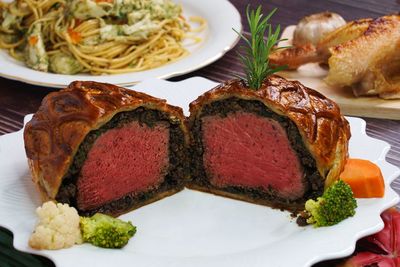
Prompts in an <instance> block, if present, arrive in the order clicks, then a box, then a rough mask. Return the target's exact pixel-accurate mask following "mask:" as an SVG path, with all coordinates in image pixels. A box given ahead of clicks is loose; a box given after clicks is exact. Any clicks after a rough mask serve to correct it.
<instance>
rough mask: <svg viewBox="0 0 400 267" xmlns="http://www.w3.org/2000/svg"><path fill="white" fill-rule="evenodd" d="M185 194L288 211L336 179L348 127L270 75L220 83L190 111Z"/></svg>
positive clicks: (329, 105)
mask: <svg viewBox="0 0 400 267" xmlns="http://www.w3.org/2000/svg"><path fill="white" fill-rule="evenodd" d="M189 127H190V131H191V135H192V139H193V140H192V145H191V152H190V155H191V161H192V164H191V168H192V175H191V180H190V182H189V184H188V187H190V188H193V189H197V190H201V191H205V192H210V193H214V194H217V195H222V196H226V197H231V198H235V199H239V200H244V201H248V202H252V203H258V204H263V205H268V206H272V207H276V208H281V209H286V210H290V211H299V210H303V209H304V203H305V201H306V200H307V199H309V198H315V197H317V196H320V195H321V194H322V192H323V190H324V188H326V187H327V186H329V185H330V184H331V183H332V182H333V181H335V180H337V179H338V177H339V174H340V172H341V170H342V169H343V167H344V164H345V161H346V158H347V157H348V140H349V138H350V130H349V124H348V122H347V121H346V119H345V118H344V117H343V116H342V115H341V113H340V110H339V108H338V106H337V105H336V104H335V103H334V102H333V101H331V100H330V99H328V98H326V97H324V96H323V95H321V94H320V93H318V92H316V91H314V90H312V89H309V88H306V87H304V86H303V85H302V84H300V83H299V82H296V81H288V80H286V79H284V78H281V77H279V76H276V75H272V76H269V77H268V78H266V79H265V80H264V82H263V84H262V86H261V88H260V89H259V90H251V89H249V88H248V87H247V86H246V84H245V83H244V82H243V81H242V80H233V81H229V82H226V83H223V84H221V85H219V86H217V87H216V88H214V89H212V90H210V91H208V92H206V93H205V94H203V95H201V96H199V97H198V98H197V100H195V101H193V102H192V103H191V104H190V118H189Z"/></svg>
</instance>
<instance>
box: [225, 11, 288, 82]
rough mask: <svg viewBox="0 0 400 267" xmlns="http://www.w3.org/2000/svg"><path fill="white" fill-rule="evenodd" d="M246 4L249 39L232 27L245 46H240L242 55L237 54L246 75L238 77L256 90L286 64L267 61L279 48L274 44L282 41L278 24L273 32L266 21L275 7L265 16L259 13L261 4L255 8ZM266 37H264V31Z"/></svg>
mask: <svg viewBox="0 0 400 267" xmlns="http://www.w3.org/2000/svg"><path fill="white" fill-rule="evenodd" d="M249 9H250V6H247V9H246V15H247V21H248V23H249V27H250V34H251V40H249V39H248V38H246V37H245V36H244V35H243V34H242V33H240V32H238V31H236V30H235V29H233V30H234V31H235V32H236V33H237V34H238V35H239V36H240V37H241V38H242V39H243V40H244V41H245V42H246V44H247V45H246V46H241V49H243V50H244V55H241V54H238V55H239V57H240V60H241V61H242V63H243V64H244V72H245V74H246V77H245V78H244V77H239V78H241V79H242V80H244V81H246V82H247V85H248V86H249V87H250V88H251V89H253V90H257V89H259V88H260V87H261V84H262V82H263V80H264V79H265V78H266V77H267V76H269V75H271V74H273V73H275V72H278V71H281V70H283V69H285V68H286V66H274V65H271V64H270V63H269V55H270V54H271V53H272V52H273V51H275V50H277V49H280V48H277V47H276V45H277V44H278V43H279V42H280V41H282V40H281V39H279V34H280V30H281V29H280V25H278V26H277V27H276V29H275V31H274V32H273V30H272V26H271V24H270V23H269V22H268V21H269V19H270V18H271V16H272V15H273V14H274V13H275V11H276V8H275V9H274V10H272V11H271V12H270V13H269V14H268V15H267V16H266V17H264V15H263V14H261V6H259V7H258V8H257V10H255V11H254V10H251V11H250V12H249ZM266 32H267V37H266V39H264V36H265V33H266Z"/></svg>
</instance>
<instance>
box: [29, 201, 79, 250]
mask: <svg viewBox="0 0 400 267" xmlns="http://www.w3.org/2000/svg"><path fill="white" fill-rule="evenodd" d="M36 214H37V215H38V217H39V222H38V224H37V225H36V229H35V230H34V232H33V233H32V235H31V238H30V239H29V245H30V246H31V247H32V248H34V249H62V248H69V247H72V246H73V245H74V244H81V243H82V235H81V230H80V227H79V221H80V217H79V215H78V212H77V211H76V209H75V208H73V207H70V206H69V205H68V204H61V203H57V204H56V203H54V202H52V201H49V202H46V203H44V204H43V205H42V207H39V208H37V209H36Z"/></svg>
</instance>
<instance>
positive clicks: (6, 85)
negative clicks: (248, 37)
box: [0, 0, 400, 266]
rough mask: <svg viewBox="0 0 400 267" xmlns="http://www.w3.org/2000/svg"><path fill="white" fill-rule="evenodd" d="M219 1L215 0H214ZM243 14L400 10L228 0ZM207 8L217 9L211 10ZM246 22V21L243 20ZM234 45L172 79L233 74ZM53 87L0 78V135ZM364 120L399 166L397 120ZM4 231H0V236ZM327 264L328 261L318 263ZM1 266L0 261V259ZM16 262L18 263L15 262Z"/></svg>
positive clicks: (278, 19) (289, 19) (352, 15)
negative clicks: (261, 9) (252, 9)
mask: <svg viewBox="0 0 400 267" xmlns="http://www.w3.org/2000/svg"><path fill="white" fill-rule="evenodd" d="M216 1H218V0H216ZM231 2H232V3H233V4H234V5H235V6H236V7H237V9H238V10H239V11H240V13H241V14H242V18H244V16H243V15H244V13H245V12H244V11H245V8H246V5H247V3H250V4H251V5H252V7H256V6H258V5H259V4H263V7H264V10H271V9H272V8H275V7H277V8H278V12H277V13H276V15H274V16H273V18H272V23H273V24H274V25H277V24H280V25H281V27H286V26H288V25H292V24H296V23H297V21H298V20H299V19H300V18H302V17H303V16H305V15H308V14H311V13H315V12H321V11H326V10H328V11H333V12H337V13H339V14H341V15H342V16H343V17H344V18H345V19H346V20H353V19H357V18H362V17H379V16H381V15H383V14H389V13H395V12H399V10H400V0H397V1H396V2H395V1H393V0H380V1H377V0H352V1H348V0H326V1H309V0H285V1H283V0H281V1H279V0H269V1H262V0H251V1H242V0H232V1H231ZM210 12H215V13H216V12H217V11H216V10H210ZM244 22H245V20H243V23H244ZM244 24H246V23H244ZM244 26H245V32H248V26H247V25H244ZM237 50H238V48H237V46H236V48H234V49H233V50H232V51H230V52H228V53H227V54H226V55H225V56H224V57H223V58H221V59H220V60H218V61H217V62H215V63H213V64H211V65H209V66H207V67H205V68H202V69H200V70H198V71H195V72H193V73H190V74H187V75H184V76H180V77H175V78H173V79H172V80H182V79H185V78H188V77H192V76H203V77H206V78H209V79H211V80H214V81H218V82H220V81H224V80H227V79H230V78H232V75H231V74H230V73H231V72H232V70H234V71H235V72H241V64H240V63H239V61H238V60H237V56H236V52H237ZM52 91H54V89H50V88H43V87H38V86H33V85H27V84H24V83H20V82H15V81H11V80H6V79H3V78H0V135H1V134H6V133H11V132H14V131H17V130H19V129H20V128H21V127H22V120H23V117H24V116H25V115H26V114H29V113H32V112H35V111H36V110H37V108H38V107H39V105H40V102H41V100H42V98H43V97H44V96H45V95H46V94H48V93H49V92H52ZM364 119H365V120H366V121H367V134H368V135H370V136H372V137H375V138H378V139H381V140H384V141H386V142H388V143H390V144H391V145H392V149H391V150H390V151H389V153H388V155H387V158H386V160H387V161H388V162H390V163H392V164H394V165H396V166H400V121H392V120H380V119H370V118H364ZM392 187H393V188H394V189H395V190H396V191H397V192H400V179H397V180H396V181H394V182H393V183H392ZM2 235H3V236H4V235H5V232H4V231H3V232H0V237H1V236H2ZM0 249H1V247H0ZM40 260H41V261H42V262H43V266H54V265H53V264H52V263H51V262H50V261H48V260H43V259H41V258H40ZM320 265H321V266H327V265H328V263H323V264H320ZM0 266H2V265H1V262H0ZM15 266H17V265H15Z"/></svg>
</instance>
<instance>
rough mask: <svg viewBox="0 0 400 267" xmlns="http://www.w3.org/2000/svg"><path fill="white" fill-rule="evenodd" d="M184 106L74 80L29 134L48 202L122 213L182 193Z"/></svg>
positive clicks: (37, 178)
mask: <svg viewBox="0 0 400 267" xmlns="http://www.w3.org/2000/svg"><path fill="white" fill-rule="evenodd" d="M184 122H185V117H184V116H183V112H182V109H181V108H178V107H174V106H171V105H168V104H167V103H166V102H165V100H161V99H158V98H155V97H151V96H149V95H146V94H143V93H139V92H135V91H132V90H128V89H124V88H120V87H117V86H114V85H110V84H102V83H95V82H74V83H72V84H71V85H70V86H69V87H68V88H66V89H64V90H61V91H59V92H55V93H51V94H49V95H48V96H46V97H45V98H44V100H43V102H42V104H41V106H40V108H39V110H38V111H37V112H36V114H35V115H34V116H33V118H32V120H31V121H30V122H29V123H28V124H27V125H26V127H25V132H24V139H25V148H26V154H27V156H28V160H29V165H30V168H31V171H32V175H33V181H34V182H35V183H36V184H37V187H38V189H39V191H40V192H41V195H42V196H43V199H44V200H48V199H55V200H57V201H59V202H63V203H69V204H71V205H73V206H74V207H76V208H77V209H78V211H79V213H80V214H84V215H89V214H93V213H95V212H103V213H107V214H111V215H118V214H121V213H124V212H127V211H129V210H131V209H134V208H137V207H140V206H142V205H145V204H148V203H150V202H153V201H155V200H158V199H161V198H163V197H165V196H168V195H171V194H174V193H175V192H177V191H180V190H181V189H183V187H184V183H185V180H186V179H187V178H188V166H187V163H188V159H187V156H188V155H187V148H188V141H189V138H188V136H189V135H188V130H187V127H186V125H185V123H184Z"/></svg>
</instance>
